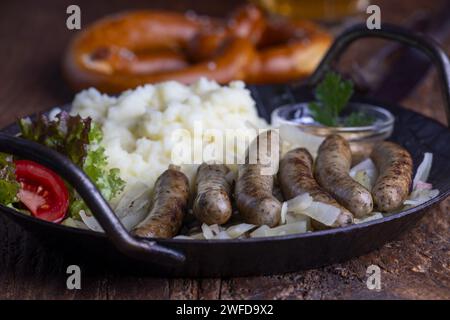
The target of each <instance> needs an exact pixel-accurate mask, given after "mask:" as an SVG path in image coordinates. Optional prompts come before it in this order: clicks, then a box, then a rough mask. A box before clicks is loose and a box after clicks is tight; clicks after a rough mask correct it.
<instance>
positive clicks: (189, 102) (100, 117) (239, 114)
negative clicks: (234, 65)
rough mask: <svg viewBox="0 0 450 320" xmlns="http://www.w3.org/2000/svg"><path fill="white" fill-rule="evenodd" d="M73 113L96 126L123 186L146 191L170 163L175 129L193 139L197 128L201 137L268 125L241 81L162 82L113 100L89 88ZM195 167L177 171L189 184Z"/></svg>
mask: <svg viewBox="0 0 450 320" xmlns="http://www.w3.org/2000/svg"><path fill="white" fill-rule="evenodd" d="M72 114H79V115H81V116H82V117H91V118H92V119H93V120H94V121H96V122H98V123H100V124H101V125H102V129H103V134H104V139H103V146H104V147H105V149H106V154H107V156H108V158H109V166H110V167H111V168H119V169H120V174H121V177H122V179H124V180H125V181H126V182H127V183H135V182H143V183H145V184H146V185H147V186H149V187H150V188H152V187H153V185H154V183H155V181H156V179H157V178H158V176H159V175H160V174H161V173H162V172H163V171H164V170H166V169H167V167H168V165H169V164H170V163H171V162H172V150H173V148H174V146H175V143H176V141H174V138H173V135H174V133H175V132H177V131H180V129H184V130H187V131H185V132H189V133H190V134H192V136H193V137H194V136H195V135H194V130H195V129H196V128H197V129H198V127H199V125H200V126H201V127H202V129H203V132H204V130H207V129H215V130H218V131H220V132H225V130H233V129H243V128H247V126H248V124H249V123H251V124H252V125H253V126H256V127H265V126H267V124H266V123H265V121H264V120H263V119H261V118H259V117H258V115H257V111H256V108H255V102H254V101H253V99H252V97H251V95H250V92H249V91H248V90H247V89H245V87H244V83H243V82H240V81H235V82H232V83H230V85H229V86H220V85H218V84H217V83H216V82H213V81H208V80H206V79H201V80H199V81H198V82H196V83H194V84H192V85H190V86H186V85H183V84H180V83H177V82H165V83H160V84H156V85H145V86H142V87H138V88H136V89H135V90H129V91H126V92H124V93H122V94H121V95H120V96H118V97H113V96H108V95H105V94H101V93H100V92H98V91H97V90H96V89H93V88H91V89H88V90H85V91H82V92H80V93H79V94H77V96H76V97H75V99H74V101H73V108H72ZM200 139H203V140H204V137H203V138H200ZM203 146H204V145H203ZM225 148H228V150H225V151H226V152H227V156H228V155H229V154H231V153H233V152H234V151H235V150H232V146H228V145H227V144H226V145H225ZM197 166H198V164H184V165H182V170H183V171H184V172H185V173H186V174H187V175H188V177H189V178H190V179H192V177H193V176H194V174H195V170H196V168H197Z"/></svg>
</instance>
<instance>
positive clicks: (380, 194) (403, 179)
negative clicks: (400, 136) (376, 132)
mask: <svg viewBox="0 0 450 320" xmlns="http://www.w3.org/2000/svg"><path fill="white" fill-rule="evenodd" d="M371 158H372V160H373V162H374V163H375V166H376V168H377V169H378V173H379V175H378V178H377V181H376V182H375V185H374V187H373V188H372V195H373V200H374V202H375V206H376V208H377V209H378V210H380V211H385V212H389V211H393V210H396V209H398V208H400V207H401V206H402V204H403V202H404V201H405V200H406V198H407V196H408V194H409V189H410V187H411V181H412V170H413V161H412V159H411V155H410V154H409V152H408V151H406V150H405V149H404V148H403V147H401V146H399V145H397V144H395V143H393V142H388V141H384V142H382V143H380V144H378V145H377V146H375V148H374V149H373V151H372V155H371Z"/></svg>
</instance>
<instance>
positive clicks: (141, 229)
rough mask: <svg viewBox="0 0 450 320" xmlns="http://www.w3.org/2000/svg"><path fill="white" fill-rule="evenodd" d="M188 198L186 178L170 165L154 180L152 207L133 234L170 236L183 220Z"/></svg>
mask: <svg viewBox="0 0 450 320" xmlns="http://www.w3.org/2000/svg"><path fill="white" fill-rule="evenodd" d="M188 198H189V181H188V178H187V177H186V176H185V175H184V173H182V172H181V171H179V170H178V169H177V168H176V167H173V166H170V167H169V169H167V170H166V171H164V172H163V173H162V174H161V175H160V176H159V178H158V180H156V183H155V188H154V191H153V201H152V209H151V211H150V213H149V214H148V216H147V217H146V218H145V219H144V220H143V221H142V222H141V223H139V225H138V226H137V227H136V228H135V229H134V231H133V232H134V234H135V235H137V236H140V237H149V238H172V237H174V236H176V235H177V233H178V231H179V230H180V228H181V224H182V222H183V217H184V214H185V212H186V209H187V204H188Z"/></svg>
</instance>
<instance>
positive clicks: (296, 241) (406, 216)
mask: <svg viewBox="0 0 450 320" xmlns="http://www.w3.org/2000/svg"><path fill="white" fill-rule="evenodd" d="M363 37H378V38H385V39H390V40H394V41H398V42H401V43H403V44H406V45H409V46H411V47H415V48H417V49H420V50H421V51H422V52H423V53H425V54H426V55H427V56H428V57H429V58H430V59H431V60H432V61H433V62H434V64H435V65H436V67H437V70H438V74H439V79H440V81H441V84H442V87H443V94H444V102H445V106H446V108H447V110H446V111H447V116H448V118H450V87H449V83H450V63H449V59H448V57H447V56H446V54H445V52H444V51H443V50H442V49H441V48H440V47H439V46H438V45H437V44H435V43H434V42H433V41H432V40H431V39H429V38H426V37H424V36H421V35H415V34H411V33H410V32H409V31H407V30H404V29H401V28H398V27H395V26H388V25H383V29H381V30H368V29H366V28H365V26H356V27H352V28H350V29H348V30H347V31H345V32H344V33H343V34H342V35H341V36H339V37H338V38H337V39H336V41H335V42H334V44H333V46H332V47H331V49H330V50H329V52H328V53H327V55H326V56H325V58H324V59H323V61H322V63H321V64H320V66H319V67H318V68H317V70H316V71H315V73H314V74H313V75H312V76H311V77H310V79H309V80H308V83H307V84H306V85H303V86H301V87H299V86H294V85H284V86H253V87H251V88H250V89H251V90H252V93H253V95H254V97H255V99H256V101H257V104H258V109H259V111H260V114H261V115H262V116H264V117H265V118H268V117H269V115H270V111H271V110H272V109H273V108H274V107H276V106H278V105H279V104H280V103H281V100H282V99H284V98H283V97H286V96H288V97H289V99H293V100H294V101H296V102H301V101H307V100H309V99H311V97H312V94H311V92H312V89H311V88H312V87H313V86H314V85H315V84H316V83H317V81H318V80H319V79H321V77H322V76H323V74H324V72H326V71H327V70H328V69H329V68H330V65H331V63H332V62H334V61H335V60H337V58H339V56H340V55H341V54H342V52H343V51H344V50H345V49H346V48H347V46H348V45H349V44H350V43H352V42H353V41H354V40H357V39H359V38H363ZM411 67H412V68H414V66H411ZM280 99H281V100H280ZM355 101H363V102H365V103H367V102H369V103H371V104H372V105H376V106H382V107H384V108H386V109H388V110H390V111H391V112H392V113H393V114H394V116H395V117H396V121H395V129H394V133H393V135H392V138H391V139H392V140H393V141H396V142H398V143H399V144H401V145H403V146H404V147H406V148H407V149H408V150H409V151H410V153H411V154H412V157H413V159H414V164H415V165H416V166H417V164H418V163H420V161H421V160H422V156H423V153H424V152H432V153H433V154H434V163H433V167H432V170H431V175H430V179H429V181H430V182H431V183H432V184H433V186H434V188H437V189H439V190H440V195H439V196H438V197H436V198H434V199H432V200H431V201H428V202H427V203H424V204H422V205H420V206H417V207H415V208H411V209H408V210H406V211H403V212H401V213H398V214H394V215H391V216H388V217H385V218H383V219H379V220H375V221H371V222H367V223H364V224H359V225H351V226H348V227H345V228H339V229H333V230H326V231H318V232H313V233H304V234H298V235H289V236H280V237H271V238H254V239H243V240H181V239H180V240H178V239H175V240H174V239H170V240H159V239H140V238H134V237H133V236H132V235H130V234H129V233H128V232H127V231H126V230H125V229H124V227H123V226H122V224H121V223H120V222H119V220H118V219H117V217H116V216H115V215H114V213H113V211H112V210H111V208H110V207H109V205H108V203H107V202H106V201H105V200H104V199H103V197H102V196H101V195H100V193H99V192H98V191H97V190H96V188H95V187H94V185H93V184H92V183H91V182H90V181H89V179H88V178H87V177H86V175H85V174H84V173H83V172H82V171H80V170H79V169H78V168H77V167H76V166H75V165H74V164H73V163H71V162H70V161H69V160H68V159H67V158H65V157H63V156H61V155H60V154H58V153H56V152H54V151H52V150H50V149H48V148H46V147H43V146H41V145H38V144H36V143H32V142H30V141H27V140H23V139H20V138H17V137H14V135H15V134H16V133H17V132H18V128H17V126H16V125H11V126H9V127H8V128H6V129H4V130H3V132H2V133H0V152H5V153H10V154H14V155H16V156H19V157H22V158H27V159H31V160H33V161H36V162H39V163H41V164H43V165H44V166H47V167H49V168H51V169H53V170H55V171H56V172H57V173H58V174H60V175H61V176H62V177H63V178H64V179H65V180H66V181H67V182H68V183H70V184H71V185H72V186H74V187H75V188H76V189H77V191H78V193H79V194H80V195H81V197H82V198H83V199H84V201H85V202H86V204H87V205H88V206H89V208H90V209H91V210H92V212H93V213H94V215H95V217H96V218H97V220H98V221H99V223H100V224H101V226H102V227H103V229H104V230H105V233H96V232H93V231H87V230H81V229H75V228H70V227H65V226H62V225H57V224H53V223H48V222H45V221H42V220H38V219H36V218H33V217H30V216H27V215H24V214H22V213H20V212H17V211H15V210H13V209H10V208H7V207H4V206H1V207H0V211H1V213H2V214H4V215H6V216H8V217H10V218H11V219H12V220H14V221H16V222H17V223H19V224H20V225H22V226H23V227H24V228H25V229H27V230H29V231H31V232H33V233H35V234H36V235H38V236H39V237H41V238H43V239H44V240H47V241H50V242H52V243H53V244H57V246H59V247H60V248H61V249H62V252H64V253H65V254H69V255H70V256H72V257H76V258H81V257H83V258H85V260H84V261H89V263H92V264H94V265H95V264H98V263H100V262H101V263H104V262H107V263H108V264H109V265H114V266H116V267H120V268H121V269H122V270H126V271H128V272H130V271H145V272H147V273H150V274H158V275H165V276H195V277H211V276H219V275H221V276H243V275H258V274H273V273H283V272H290V271H296V270H301V269H307V268H315V267H319V266H323V265H327V264H332V263H335V262H341V261H344V260H347V259H350V258H352V257H356V256H359V255H362V254H365V253H368V252H370V251H372V250H374V249H377V248H379V247H381V246H382V245H383V244H384V243H386V242H388V241H391V240H393V239H395V238H396V237H398V235H399V234H400V233H402V232H403V231H405V230H406V229H408V228H409V227H411V226H413V225H414V224H415V223H416V222H417V221H418V220H419V219H420V218H421V217H422V216H423V215H424V214H425V212H426V210H427V209H429V208H430V207H431V206H433V205H436V204H437V203H438V202H439V201H441V200H443V199H445V198H446V197H447V196H448V195H449V194H450V166H449V162H450V130H448V128H446V127H444V126H443V125H442V124H440V123H438V122H436V121H434V120H432V119H430V118H427V117H425V116H422V115H420V114H417V113H415V112H412V111H409V110H406V109H404V108H401V107H395V106H391V105H389V104H386V103H380V102H375V101H373V100H372V101H368V99H367V98H364V97H362V98H356V99H355ZM449 123H450V122H449ZM72 261H73V260H72ZM75 261H78V260H75Z"/></svg>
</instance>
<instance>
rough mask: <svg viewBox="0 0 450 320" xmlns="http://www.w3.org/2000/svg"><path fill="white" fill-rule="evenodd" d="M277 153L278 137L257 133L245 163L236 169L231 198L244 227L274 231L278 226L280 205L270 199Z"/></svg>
mask: <svg viewBox="0 0 450 320" xmlns="http://www.w3.org/2000/svg"><path fill="white" fill-rule="evenodd" d="M279 152H280V145H279V136H278V133H277V132H276V131H273V130H271V131H268V132H264V133H261V134H260V135H259V136H258V137H257V138H256V139H255V140H253V142H252V143H251V145H250V147H249V150H248V151H247V156H246V163H245V164H242V165H240V166H239V170H238V178H237V181H236V190H235V197H236V204H237V208H238V210H239V212H240V214H241V215H242V217H243V218H244V220H245V222H247V223H251V224H255V225H264V224H265V225H268V226H270V227H274V226H276V225H278V224H279V222H280V219H281V202H280V201H278V199H277V198H276V197H275V196H274V195H273V184H274V176H273V175H274V174H276V171H277V170H278V161H279Z"/></svg>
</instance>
